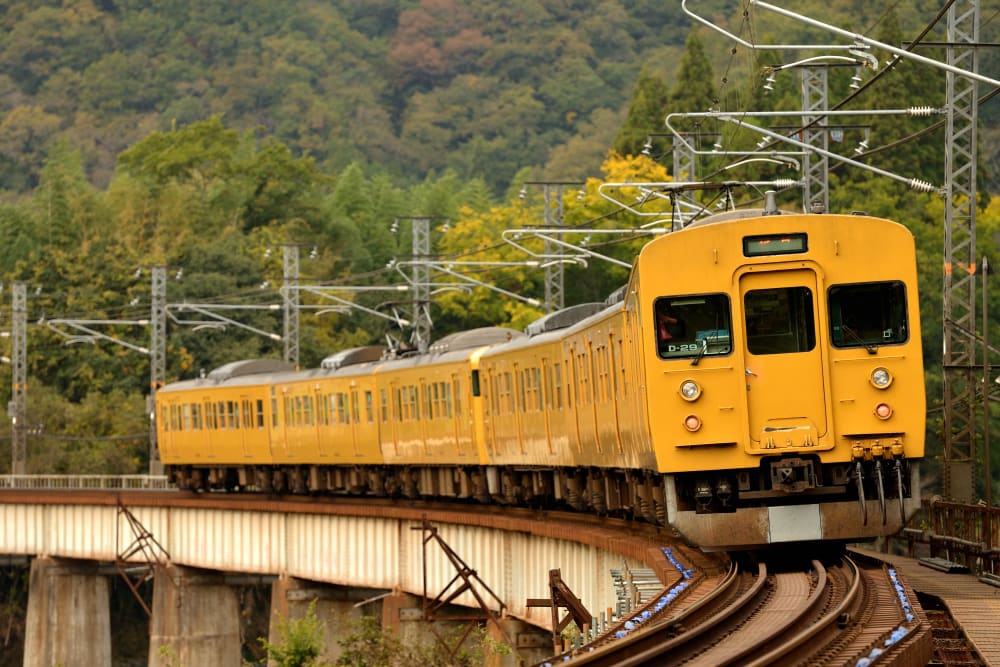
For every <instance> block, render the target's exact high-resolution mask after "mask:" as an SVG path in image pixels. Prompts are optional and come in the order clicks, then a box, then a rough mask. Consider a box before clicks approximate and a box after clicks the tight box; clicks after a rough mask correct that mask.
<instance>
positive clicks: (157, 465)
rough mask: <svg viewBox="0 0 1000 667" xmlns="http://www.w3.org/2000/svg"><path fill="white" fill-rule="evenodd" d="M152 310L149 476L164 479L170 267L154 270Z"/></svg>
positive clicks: (150, 327)
mask: <svg viewBox="0 0 1000 667" xmlns="http://www.w3.org/2000/svg"><path fill="white" fill-rule="evenodd" d="M152 274H153V278H152V280H153V286H152V299H151V301H152V306H151V308H150V313H149V397H148V398H147V399H146V400H147V401H148V404H147V406H146V412H147V414H148V415H149V474H150V475H162V474H163V462H162V461H160V447H159V441H158V440H157V437H156V420H157V414H156V392H157V391H159V389H160V387H162V386H163V384H164V383H165V382H166V378H167V267H165V266H154V267H153V270H152Z"/></svg>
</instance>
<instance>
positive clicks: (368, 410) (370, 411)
mask: <svg viewBox="0 0 1000 667" xmlns="http://www.w3.org/2000/svg"><path fill="white" fill-rule="evenodd" d="M365 416H366V417H367V418H368V423H369V424H374V423H375V401H374V399H373V397H372V392H371V391H370V390H367V389H366V390H365Z"/></svg>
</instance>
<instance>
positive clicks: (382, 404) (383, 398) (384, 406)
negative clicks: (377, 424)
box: [378, 389, 389, 424]
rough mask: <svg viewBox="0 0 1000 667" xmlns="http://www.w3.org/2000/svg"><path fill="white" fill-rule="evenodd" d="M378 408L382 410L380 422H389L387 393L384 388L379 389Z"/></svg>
mask: <svg viewBox="0 0 1000 667" xmlns="http://www.w3.org/2000/svg"><path fill="white" fill-rule="evenodd" d="M378 391H379V408H380V409H381V410H382V423H383V424H387V423H389V393H388V392H387V391H386V390H385V389H379V390H378Z"/></svg>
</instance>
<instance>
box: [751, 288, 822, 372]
mask: <svg viewBox="0 0 1000 667" xmlns="http://www.w3.org/2000/svg"><path fill="white" fill-rule="evenodd" d="M782 298H783V299H784V301H783V302H780V301H781V299H782ZM758 299H760V304H761V305H753V306H751V302H753V301H757V300H758ZM765 299H767V300H768V302H769V303H766V302H765ZM814 302H815V295H814V294H813V291H812V289H811V288H810V287H808V286H806V285H788V286H783V287H767V288H763V289H754V290H749V291H747V292H746V293H745V294H744V295H743V325H744V327H745V339H746V346H747V351H749V352H750V354H752V355H755V356H761V355H769V354H797V353H802V352H811V351H812V350H814V349H816V307H815V303H814ZM768 305H769V307H765V306H768ZM776 308H777V309H784V318H783V319H782V318H779V317H776V316H775V314H776ZM782 323H784V324H786V325H787V328H784V329H780V330H778V329H777V328H776V327H779V326H780V325H781V324H782Z"/></svg>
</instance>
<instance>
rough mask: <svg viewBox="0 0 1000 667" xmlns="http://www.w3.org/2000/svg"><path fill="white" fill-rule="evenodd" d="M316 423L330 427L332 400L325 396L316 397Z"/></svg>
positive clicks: (318, 395)
mask: <svg viewBox="0 0 1000 667" xmlns="http://www.w3.org/2000/svg"><path fill="white" fill-rule="evenodd" d="M316 423H318V424H319V425H320V426H329V425H330V400H329V399H328V398H327V397H326V396H324V395H323V394H317V395H316Z"/></svg>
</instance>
